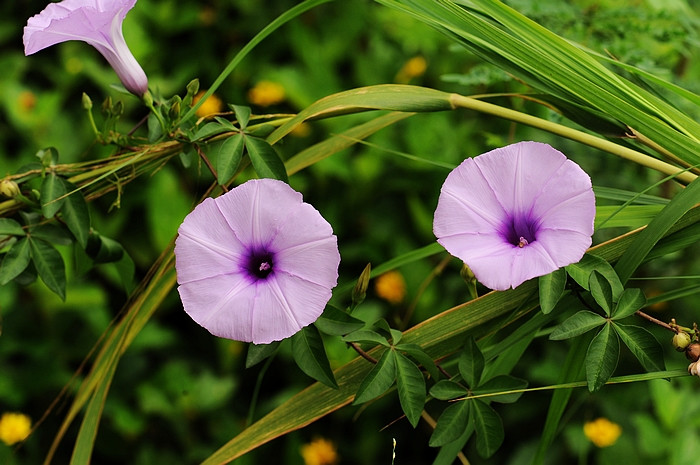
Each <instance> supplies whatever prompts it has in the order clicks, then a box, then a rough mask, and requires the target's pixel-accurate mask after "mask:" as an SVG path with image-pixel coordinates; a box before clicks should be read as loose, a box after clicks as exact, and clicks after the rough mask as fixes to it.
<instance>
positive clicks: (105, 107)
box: [102, 96, 112, 113]
mask: <svg viewBox="0 0 700 465" xmlns="http://www.w3.org/2000/svg"><path fill="white" fill-rule="evenodd" d="M111 111H112V97H110V96H107V98H106V99H104V102H102V113H109V112H111Z"/></svg>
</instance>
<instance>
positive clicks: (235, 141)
mask: <svg viewBox="0 0 700 465" xmlns="http://www.w3.org/2000/svg"><path fill="white" fill-rule="evenodd" d="M244 137H245V136H244V135H243V134H240V133H239V134H234V135H232V136H231V137H229V138H228V139H226V140H225V141H223V142H222V143H221V145H219V153H218V155H217V157H216V177H217V178H216V180H217V182H218V183H219V184H226V183H227V182H228V180H229V179H231V178H232V177H233V175H234V173H235V172H236V170H237V169H238V167H239V166H240V164H241V160H242V159H243V138H244Z"/></svg>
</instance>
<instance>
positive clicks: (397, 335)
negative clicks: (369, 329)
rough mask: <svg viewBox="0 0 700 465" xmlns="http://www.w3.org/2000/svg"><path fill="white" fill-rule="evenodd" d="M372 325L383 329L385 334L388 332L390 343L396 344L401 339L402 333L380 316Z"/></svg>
mask: <svg viewBox="0 0 700 465" xmlns="http://www.w3.org/2000/svg"><path fill="white" fill-rule="evenodd" d="M374 325H375V326H376V327H377V329H381V330H382V331H384V332H385V333H386V334H389V336H390V337H391V343H392V344H393V345H396V344H398V343H399V342H400V341H401V338H402V337H403V333H402V332H401V331H399V330H398V329H394V328H392V327H391V326H390V325H389V322H388V321H386V319H384V318H380V319H379V320H377V321H376V322H375V323H374Z"/></svg>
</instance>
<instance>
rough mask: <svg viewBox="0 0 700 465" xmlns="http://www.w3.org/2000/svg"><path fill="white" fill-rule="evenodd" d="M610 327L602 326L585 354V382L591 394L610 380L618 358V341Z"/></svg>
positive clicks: (608, 325) (607, 325)
mask: <svg viewBox="0 0 700 465" xmlns="http://www.w3.org/2000/svg"><path fill="white" fill-rule="evenodd" d="M610 326H611V324H606V325H605V326H603V329H601V330H600V332H598V334H596V336H595V337H594V338H593V340H592V341H591V344H590V345H589V346H588V351H587V352H586V380H587V382H588V390H589V391H591V392H594V391H597V390H598V389H600V388H601V387H603V385H604V384H605V383H606V382H607V381H608V380H609V379H610V377H611V376H612V374H613V372H614V371H615V368H616V367H617V360H618V358H619V357H620V340H619V339H618V337H617V334H616V333H615V332H614V331H613V330H612V329H611V328H610Z"/></svg>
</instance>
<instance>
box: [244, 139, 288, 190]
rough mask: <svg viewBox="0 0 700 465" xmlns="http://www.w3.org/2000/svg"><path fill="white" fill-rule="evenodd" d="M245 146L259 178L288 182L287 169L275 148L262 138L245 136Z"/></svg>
mask: <svg viewBox="0 0 700 465" xmlns="http://www.w3.org/2000/svg"><path fill="white" fill-rule="evenodd" d="M244 140H245V148H246V150H247V151H248V156H249V157H250V162H251V163H252V164H253V168H254V169H255V172H256V173H258V176H260V177H261V178H272V179H279V180H280V181H284V182H288V181H289V179H287V169H286V168H285V167H284V162H283V161H282V159H281V158H280V157H279V155H277V152H275V149H274V148H272V146H271V145H270V144H269V143H268V142H267V141H266V140H264V139H259V138H257V137H253V136H245V139H244Z"/></svg>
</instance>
